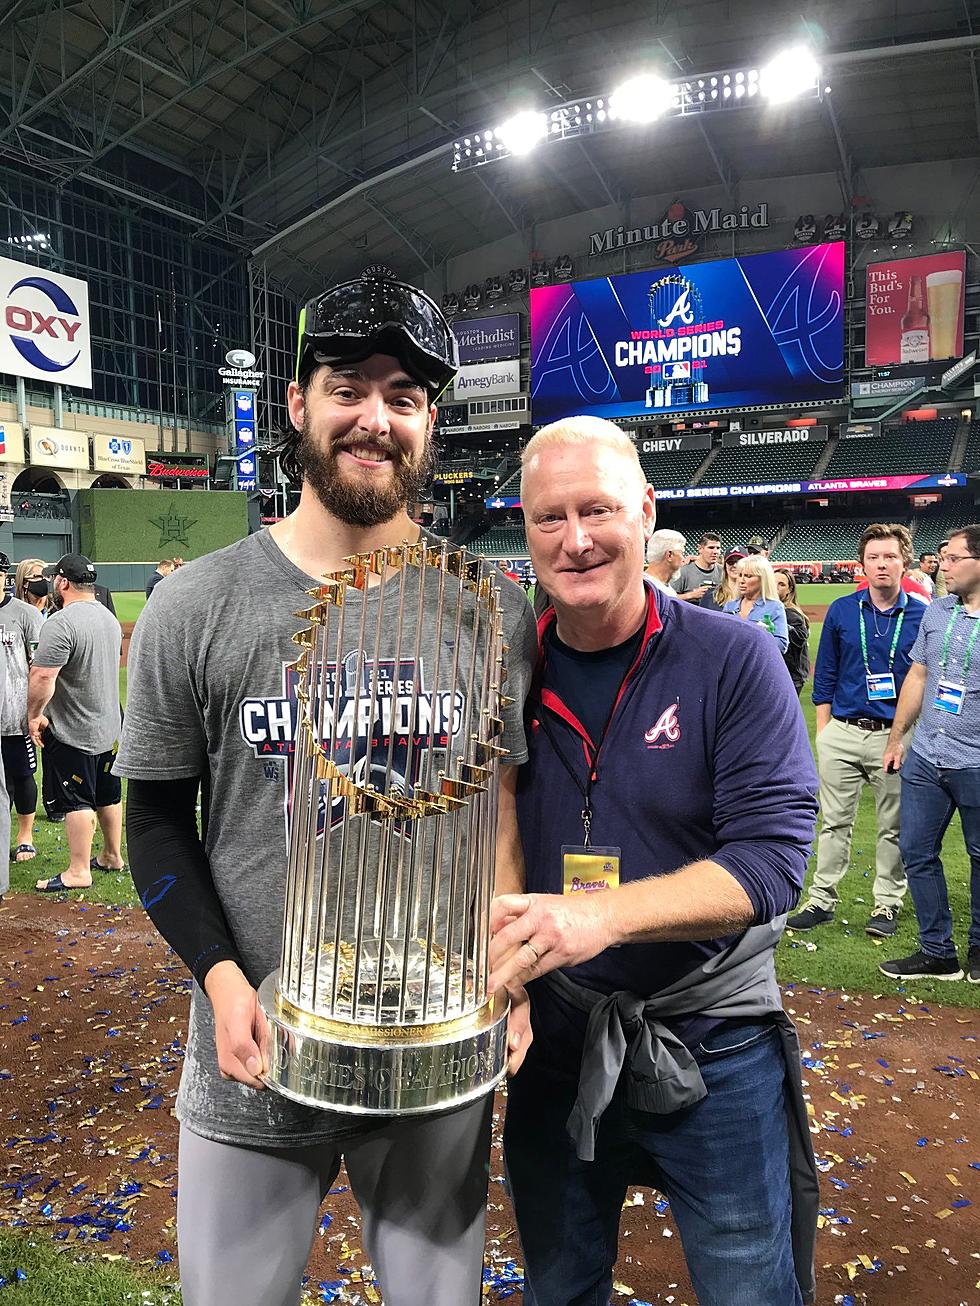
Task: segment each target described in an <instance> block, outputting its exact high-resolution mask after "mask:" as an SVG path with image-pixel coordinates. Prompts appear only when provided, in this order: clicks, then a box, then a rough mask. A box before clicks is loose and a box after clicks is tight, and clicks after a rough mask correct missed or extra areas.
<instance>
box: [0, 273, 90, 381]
mask: <svg viewBox="0 0 980 1306" xmlns="http://www.w3.org/2000/svg"><path fill="white" fill-rule="evenodd" d="M0 372H7V373H8V374H10V375H13V376H23V377H28V378H30V379H31V380H34V381H52V382H54V383H55V384H56V385H72V386H76V387H77V388H78V389H80V390H91V388H92V336H91V328H90V325H89V308H88V286H87V285H86V283H85V282H84V281H79V280H78V279H77V278H76V277H66V276H64V275H63V274H62V273H60V272H51V271H49V270H48V269H47V268H38V267H34V266H33V264H30V263H16V262H14V260H13V259H9V258H0Z"/></svg>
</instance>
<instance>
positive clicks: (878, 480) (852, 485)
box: [485, 446, 966, 508]
mask: <svg viewBox="0 0 980 1306" xmlns="http://www.w3.org/2000/svg"><path fill="white" fill-rule="evenodd" d="M641 448H642V446H641ZM643 452H646V450H643ZM963 485H966V476H965V475H964V474H963V473H962V472H942V473H939V474H937V475H935V476H851V477H844V478H842V479H840V480H836V481H779V482H776V483H774V484H766V485H689V486H687V487H686V488H685V489H681V490H671V489H663V488H662V487H661V486H659V485H658V486H657V489H656V493H657V498H658V499H746V498H749V497H750V496H752V495H770V494H843V493H845V492H847V491H851V492H863V491H865V490H932V489H940V490H952V489H954V488H956V487H957V486H963ZM485 506H486V507H487V508H519V507H520V506H521V501H520V498H519V496H517V495H513V494H512V495H500V494H497V495H492V496H491V497H490V498H488V499H486V500H485Z"/></svg>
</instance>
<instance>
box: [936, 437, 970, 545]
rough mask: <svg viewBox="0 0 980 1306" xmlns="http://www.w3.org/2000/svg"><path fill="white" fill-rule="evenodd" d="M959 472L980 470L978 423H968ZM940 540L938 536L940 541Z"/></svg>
mask: <svg viewBox="0 0 980 1306" xmlns="http://www.w3.org/2000/svg"><path fill="white" fill-rule="evenodd" d="M959 470H960V471H963V472H975V471H978V470H980V422H977V421H974V422H971V423H970V430H969V434H968V435H967V437H966V449H965V451H964V453H963V466H962V467H961V468H960V469H959ZM942 538H943V537H942V536H940V539H942Z"/></svg>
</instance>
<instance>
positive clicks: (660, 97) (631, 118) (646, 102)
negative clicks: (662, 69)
mask: <svg viewBox="0 0 980 1306" xmlns="http://www.w3.org/2000/svg"><path fill="white" fill-rule="evenodd" d="M676 95H677V91H676V88H675V87H674V86H672V85H671V83H670V82H668V81H665V80H664V78H663V77H658V76H657V74H656V73H640V74H639V75H638V76H636V77H631V78H630V79H629V81H626V82H624V83H623V84H622V86H620V87H619V89H618V90H615V91H613V93H612V95H610V97H609V113H610V117H615V118H619V119H620V120H622V121H624V122H654V121H656V119H657V118H659V117H660V116H661V115H662V114H664V113H666V112H667V110H668V109H669V108H670V107H671V105H672V104H673V103H674V100H675V98H676Z"/></svg>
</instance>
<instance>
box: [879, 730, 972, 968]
mask: <svg viewBox="0 0 980 1306" xmlns="http://www.w3.org/2000/svg"><path fill="white" fill-rule="evenodd" d="M901 774H902V819H901V833H900V836H899V846H900V848H901V852H902V860H903V862H904V863H905V870H906V873H907V875H908V877H909V890H910V891H911V894H912V902H913V903H914V904H915V915H916V919H917V920H918V922H919V946H920V947H921V949H922V951H923V952H925V953H928V954H929V956H931V957H955V956H956V945H955V944H954V942H953V916H952V913H951V912H950V910H949V896H948V894H947V892H946V876H945V874H944V872H943V863H942V859H941V858H940V855H939V854H940V852H941V850H942V846H943V835H944V834H945V833H946V830H947V827H948V826H949V823H950V821H951V820H952V819H953V812H954V811H958V812H959V814H960V820H961V822H962V824H963V840H964V842H965V844H966V851H967V852H968V853H969V855H970V898H971V904H972V910H971V917H970V934H969V946H970V947H971V948H980V767H976V766H968V767H963V768H962V769H961V770H956V771H952V770H948V769H945V768H940V767H936V766H933V765H932V763H931V762H927V761H926V760H925V758H924V757H920V756H919V754H918V753H916V752H915V751H914V750H913V751H912V752H911V753H909V755H908V757H907V758H906V760H905V763H904V764H903V766H902V772H901Z"/></svg>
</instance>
